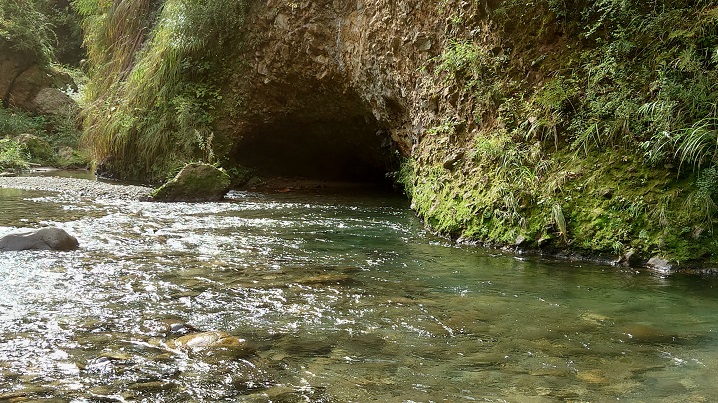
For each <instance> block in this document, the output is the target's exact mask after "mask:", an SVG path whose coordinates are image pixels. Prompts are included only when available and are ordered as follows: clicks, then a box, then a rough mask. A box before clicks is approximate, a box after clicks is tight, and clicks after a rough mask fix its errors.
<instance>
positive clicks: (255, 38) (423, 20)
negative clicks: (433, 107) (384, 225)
mask: <svg viewBox="0 0 718 403" xmlns="http://www.w3.org/2000/svg"><path fill="white" fill-rule="evenodd" d="M436 10H437V7H436V4H435V3H433V2H421V1H411V0H409V1H401V2H396V1H390V0H367V1H360V2H355V1H340V0H318V1H312V2H298V3H295V2H286V1H281V0H269V1H267V2H262V3H257V4H255V5H254V6H253V7H252V9H251V10H250V12H249V14H248V17H247V18H248V21H247V23H246V26H247V27H249V28H248V29H249V31H248V32H247V35H248V38H247V40H245V45H244V48H243V52H242V53H243V54H242V56H241V59H242V60H243V61H245V62H249V68H248V69H249V71H237V72H236V74H234V75H233V76H232V77H230V78H229V80H228V81H227V85H226V88H225V91H226V92H227V94H228V95H226V96H225V97H224V99H225V100H228V101H230V102H228V103H226V105H225V106H226V107H227V108H234V105H235V102H234V100H241V99H244V100H251V102H248V103H245V104H243V105H242V108H241V109H240V110H237V108H234V109H233V110H232V111H229V110H228V111H227V112H226V113H224V115H225V116H228V117H229V118H227V119H224V120H223V121H222V122H220V127H221V129H222V131H223V132H225V133H229V134H230V136H231V138H232V139H233V140H234V141H235V143H234V148H235V152H234V155H236V156H237V159H238V160H239V161H238V162H239V163H244V164H246V165H249V166H257V165H262V162H265V163H266V164H265V168H271V167H281V166H282V165H283V164H286V165H289V166H292V167H307V166H313V165H314V166H316V164H317V161H319V162H321V163H320V164H319V166H318V167H316V169H317V170H321V171H331V170H332V169H334V170H337V171H345V172H344V173H346V174H347V175H349V176H351V175H352V174H354V172H351V168H352V167H361V169H362V170H376V171H377V172H378V171H382V170H384V172H385V170H386V168H387V165H388V164H387V159H388V158H389V156H390V155H392V154H396V153H395V151H396V150H398V151H399V152H400V153H401V154H403V155H409V154H410V151H411V147H412V145H413V142H414V137H415V136H416V135H417V134H418V133H421V132H422V128H423V125H424V123H423V122H422V121H423V120H424V118H423V117H421V116H419V115H420V114H421V113H423V112H422V109H426V108H423V107H422V105H423V104H425V103H426V102H424V99H425V97H426V91H427V89H426V88H425V87H426V86H427V84H425V83H424V79H423V77H424V75H425V73H424V72H422V67H423V66H425V65H426V63H428V62H429V61H430V60H431V58H432V57H434V56H436V55H437V54H438V52H439V50H440V48H439V44H440V42H441V41H442V40H443V38H442V35H443V34H441V33H440V32H441V30H439V29H437V26H436V24H435V23H436V16H435V15H436V12H437V11H436ZM407 27H412V28H411V29H407ZM262 150H271V152H267V153H264V152H262ZM299 150H301V153H300V152H299ZM309 162H314V163H315V164H310V163H309Z"/></svg>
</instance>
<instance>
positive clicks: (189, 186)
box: [151, 163, 231, 202]
mask: <svg viewBox="0 0 718 403" xmlns="http://www.w3.org/2000/svg"><path fill="white" fill-rule="evenodd" d="M230 182H231V180H230V177H229V175H227V173H226V172H224V171H223V170H221V169H218V168H217V167H215V166H212V165H209V164H201V163H194V164H187V165H186V166H185V167H184V168H182V170H181V171H180V172H179V173H178V174H177V175H176V176H175V177H174V178H173V179H171V180H170V181H168V182H167V183H165V184H164V185H162V186H161V187H160V188H159V189H157V190H156V191H155V192H154V193H153V194H152V196H151V198H152V200H153V201H163V202H182V201H184V202H204V201H219V200H222V198H223V197H224V195H225V194H226V193H227V191H228V190H229V185H230Z"/></svg>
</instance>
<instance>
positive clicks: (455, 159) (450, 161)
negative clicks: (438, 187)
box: [443, 151, 464, 171]
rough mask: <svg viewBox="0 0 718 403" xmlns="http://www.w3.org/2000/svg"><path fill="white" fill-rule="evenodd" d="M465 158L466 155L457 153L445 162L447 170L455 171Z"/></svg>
mask: <svg viewBox="0 0 718 403" xmlns="http://www.w3.org/2000/svg"><path fill="white" fill-rule="evenodd" d="M463 158H464V153H463V152H461V151H457V152H455V153H453V154H451V155H450V156H449V157H447V158H446V159H445V160H444V163H443V166H444V168H445V169H448V170H450V171H453V170H454V168H455V167H456V165H457V164H458V163H459V161H461V160H462V159H463Z"/></svg>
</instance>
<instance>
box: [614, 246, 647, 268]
mask: <svg viewBox="0 0 718 403" xmlns="http://www.w3.org/2000/svg"><path fill="white" fill-rule="evenodd" d="M615 263H616V264H619V265H621V266H625V267H635V266H638V265H639V264H641V257H640V256H639V255H638V254H637V253H636V251H634V250H633V249H631V250H629V251H628V252H626V253H624V254H623V255H621V256H620V257H619V258H618V260H616V261H615Z"/></svg>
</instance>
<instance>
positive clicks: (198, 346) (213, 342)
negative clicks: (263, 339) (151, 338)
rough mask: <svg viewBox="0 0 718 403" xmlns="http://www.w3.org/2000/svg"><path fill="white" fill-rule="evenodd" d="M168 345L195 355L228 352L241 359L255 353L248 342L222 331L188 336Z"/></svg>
mask: <svg viewBox="0 0 718 403" xmlns="http://www.w3.org/2000/svg"><path fill="white" fill-rule="evenodd" d="M168 345H169V346H170V347H171V348H175V349H179V350H186V351H191V352H194V353H199V352H203V351H213V350H227V351H231V352H233V353H234V355H235V356H239V357H246V356H249V355H251V354H253V353H254V349H252V348H250V347H249V346H248V345H247V341H246V340H244V339H240V338H239V337H235V336H232V335H230V334H229V333H225V332H220V331H210V332H202V333H193V334H188V335H186V336H182V337H178V338H176V339H174V340H172V341H170V342H169V343H168Z"/></svg>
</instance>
